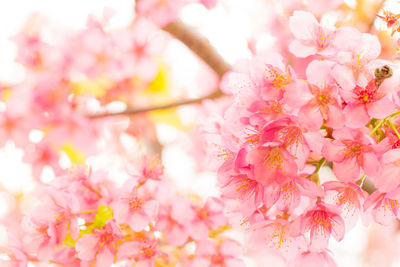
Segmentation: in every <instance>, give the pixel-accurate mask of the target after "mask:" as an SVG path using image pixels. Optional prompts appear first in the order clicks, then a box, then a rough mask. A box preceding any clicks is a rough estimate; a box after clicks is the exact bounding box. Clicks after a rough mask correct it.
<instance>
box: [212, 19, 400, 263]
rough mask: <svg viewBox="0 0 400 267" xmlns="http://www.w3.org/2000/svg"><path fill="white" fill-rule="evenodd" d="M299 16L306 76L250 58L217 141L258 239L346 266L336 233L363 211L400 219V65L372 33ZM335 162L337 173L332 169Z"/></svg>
mask: <svg viewBox="0 0 400 267" xmlns="http://www.w3.org/2000/svg"><path fill="white" fill-rule="evenodd" d="M289 22H290V23H289V25H290V30H291V32H292V34H293V35H294V37H295V39H294V40H293V41H292V42H291V43H290V45H289V50H290V52H291V53H293V54H294V55H295V56H296V57H297V58H305V57H307V60H308V63H307V65H306V69H305V77H302V75H301V74H298V73H297V71H296V70H295V69H294V68H292V67H291V66H290V65H286V64H285V63H284V60H283V58H282V57H281V56H280V55H279V54H277V53H268V54H266V55H265V54H263V55H258V56H255V57H254V58H253V59H252V60H249V61H248V62H247V64H246V65H245V66H240V67H238V68H237V69H238V70H240V71H234V72H232V73H230V74H229V76H228V78H227V82H226V83H225V85H224V86H225V89H226V90H229V91H230V92H231V93H232V94H233V96H234V102H233V104H232V105H231V106H230V107H229V108H228V109H227V110H226V111H225V113H224V119H223V120H221V121H220V124H219V127H218V128H217V130H216V131H215V132H214V133H210V134H209V137H210V138H209V140H210V141H211V142H212V143H213V144H214V147H215V148H216V154H217V158H216V159H217V160H218V162H219V169H218V180H219V186H220V189H221V194H222V198H223V199H224V200H225V202H226V203H227V206H228V207H229V211H230V212H231V214H232V216H231V220H232V221H233V222H238V224H240V225H242V226H245V228H246V229H248V231H249V232H250V240H251V244H252V245H254V246H255V247H256V248H258V249H259V248H260V247H265V248H267V249H272V250H274V251H277V252H278V253H279V255H281V256H282V257H284V258H285V259H286V260H287V261H288V262H290V263H291V264H292V265H291V266H334V265H335V263H334V261H333V259H332V257H331V252H330V251H329V246H328V245H329V239H330V237H331V236H332V237H333V238H335V239H336V240H337V241H340V240H342V239H343V237H344V235H345V233H346V231H349V230H350V229H351V228H352V227H354V225H355V224H356V222H357V220H358V218H359V217H360V216H361V215H362V217H363V218H364V219H365V221H366V222H368V221H370V219H371V218H372V219H373V220H375V221H376V222H378V223H380V224H385V225H386V224H389V223H391V222H392V221H393V219H394V218H398V217H399V210H398V209H399V207H400V206H399V204H400V203H399V201H398V199H399V198H400V180H399V179H398V173H399V171H400V165H399V162H400V161H399V159H400V150H399V149H398V147H399V142H400V141H399V140H400V134H399V127H398V125H399V123H400V121H398V120H397V117H396V115H398V114H400V112H399V111H398V110H399V109H400V102H399V93H400V91H399V89H400V88H399V86H400V83H399V79H398V78H397V76H398V75H395V74H396V73H397V71H398V66H397V65H396V64H395V63H393V62H391V61H388V60H382V59H377V57H378V56H379V55H380V49H381V47H380V43H379V41H378V39H377V37H375V36H373V35H371V34H366V33H361V32H359V31H358V30H356V29H355V28H352V27H339V28H337V29H331V28H326V27H324V26H323V25H322V24H320V22H319V21H318V20H317V19H316V18H315V17H314V16H313V15H312V14H311V13H308V12H305V11H295V12H294V13H293V15H292V16H291V17H290V21H289ZM243 65H244V64H243ZM300 73H301V71H300ZM328 163H329V164H331V166H332V169H333V172H334V174H335V176H336V178H337V180H327V179H326V178H325V177H320V172H319V170H320V168H321V167H322V166H323V165H324V164H328ZM365 179H369V180H371V181H372V182H373V184H374V186H375V187H376V190H375V191H374V192H373V193H372V191H373V190H371V189H365V188H364V187H363V183H364V180H365ZM366 192H367V193H366ZM368 194H370V195H368ZM311 263H312V264H311ZM310 264H311V265H310Z"/></svg>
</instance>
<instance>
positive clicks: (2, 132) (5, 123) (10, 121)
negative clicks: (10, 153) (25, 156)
mask: <svg viewBox="0 0 400 267" xmlns="http://www.w3.org/2000/svg"><path fill="white" fill-rule="evenodd" d="M29 124H30V123H29V122H28V121H27V120H26V119H25V118H24V117H22V116H21V115H20V114H15V113H13V112H7V111H6V112H1V113H0V147H3V146H4V145H5V144H6V142H7V141H13V142H14V143H15V144H16V145H17V146H21V147H23V146H25V145H26V144H27V143H28V132H29V130H30V129H29V127H30V125H29Z"/></svg>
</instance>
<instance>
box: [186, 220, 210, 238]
mask: <svg viewBox="0 0 400 267" xmlns="http://www.w3.org/2000/svg"><path fill="white" fill-rule="evenodd" d="M189 234H190V236H191V237H192V238H193V239H194V240H205V239H206V238H207V236H208V227H207V226H206V225H205V224H204V223H203V222H195V223H192V225H191V226H190V227H189Z"/></svg>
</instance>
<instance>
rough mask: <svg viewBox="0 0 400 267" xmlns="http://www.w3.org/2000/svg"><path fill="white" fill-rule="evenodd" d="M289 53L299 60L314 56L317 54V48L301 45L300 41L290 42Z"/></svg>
mask: <svg viewBox="0 0 400 267" xmlns="http://www.w3.org/2000/svg"><path fill="white" fill-rule="evenodd" d="M289 51H290V52H291V53H292V54H293V55H295V56H296V57H299V58H304V57H308V56H311V55H315V54H316V53H317V52H318V50H317V47H315V46H309V45H306V44H303V42H302V41H300V40H294V41H292V42H291V43H290V45H289Z"/></svg>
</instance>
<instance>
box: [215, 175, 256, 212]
mask: <svg viewBox="0 0 400 267" xmlns="http://www.w3.org/2000/svg"><path fill="white" fill-rule="evenodd" d="M218 178H219V184H220V188H221V194H222V198H224V199H234V200H237V201H240V204H241V206H242V207H243V208H242V209H241V213H242V215H243V216H244V217H247V216H250V215H251V214H252V213H253V212H254V211H255V210H256V209H257V207H259V206H260V204H262V202H263V194H264V193H263V192H264V190H263V189H264V188H263V186H262V185H261V184H260V183H258V182H257V181H255V180H253V179H251V178H250V177H248V176H247V174H245V173H243V174H240V173H234V174H233V173H231V172H228V173H225V174H221V175H219V177H218Z"/></svg>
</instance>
